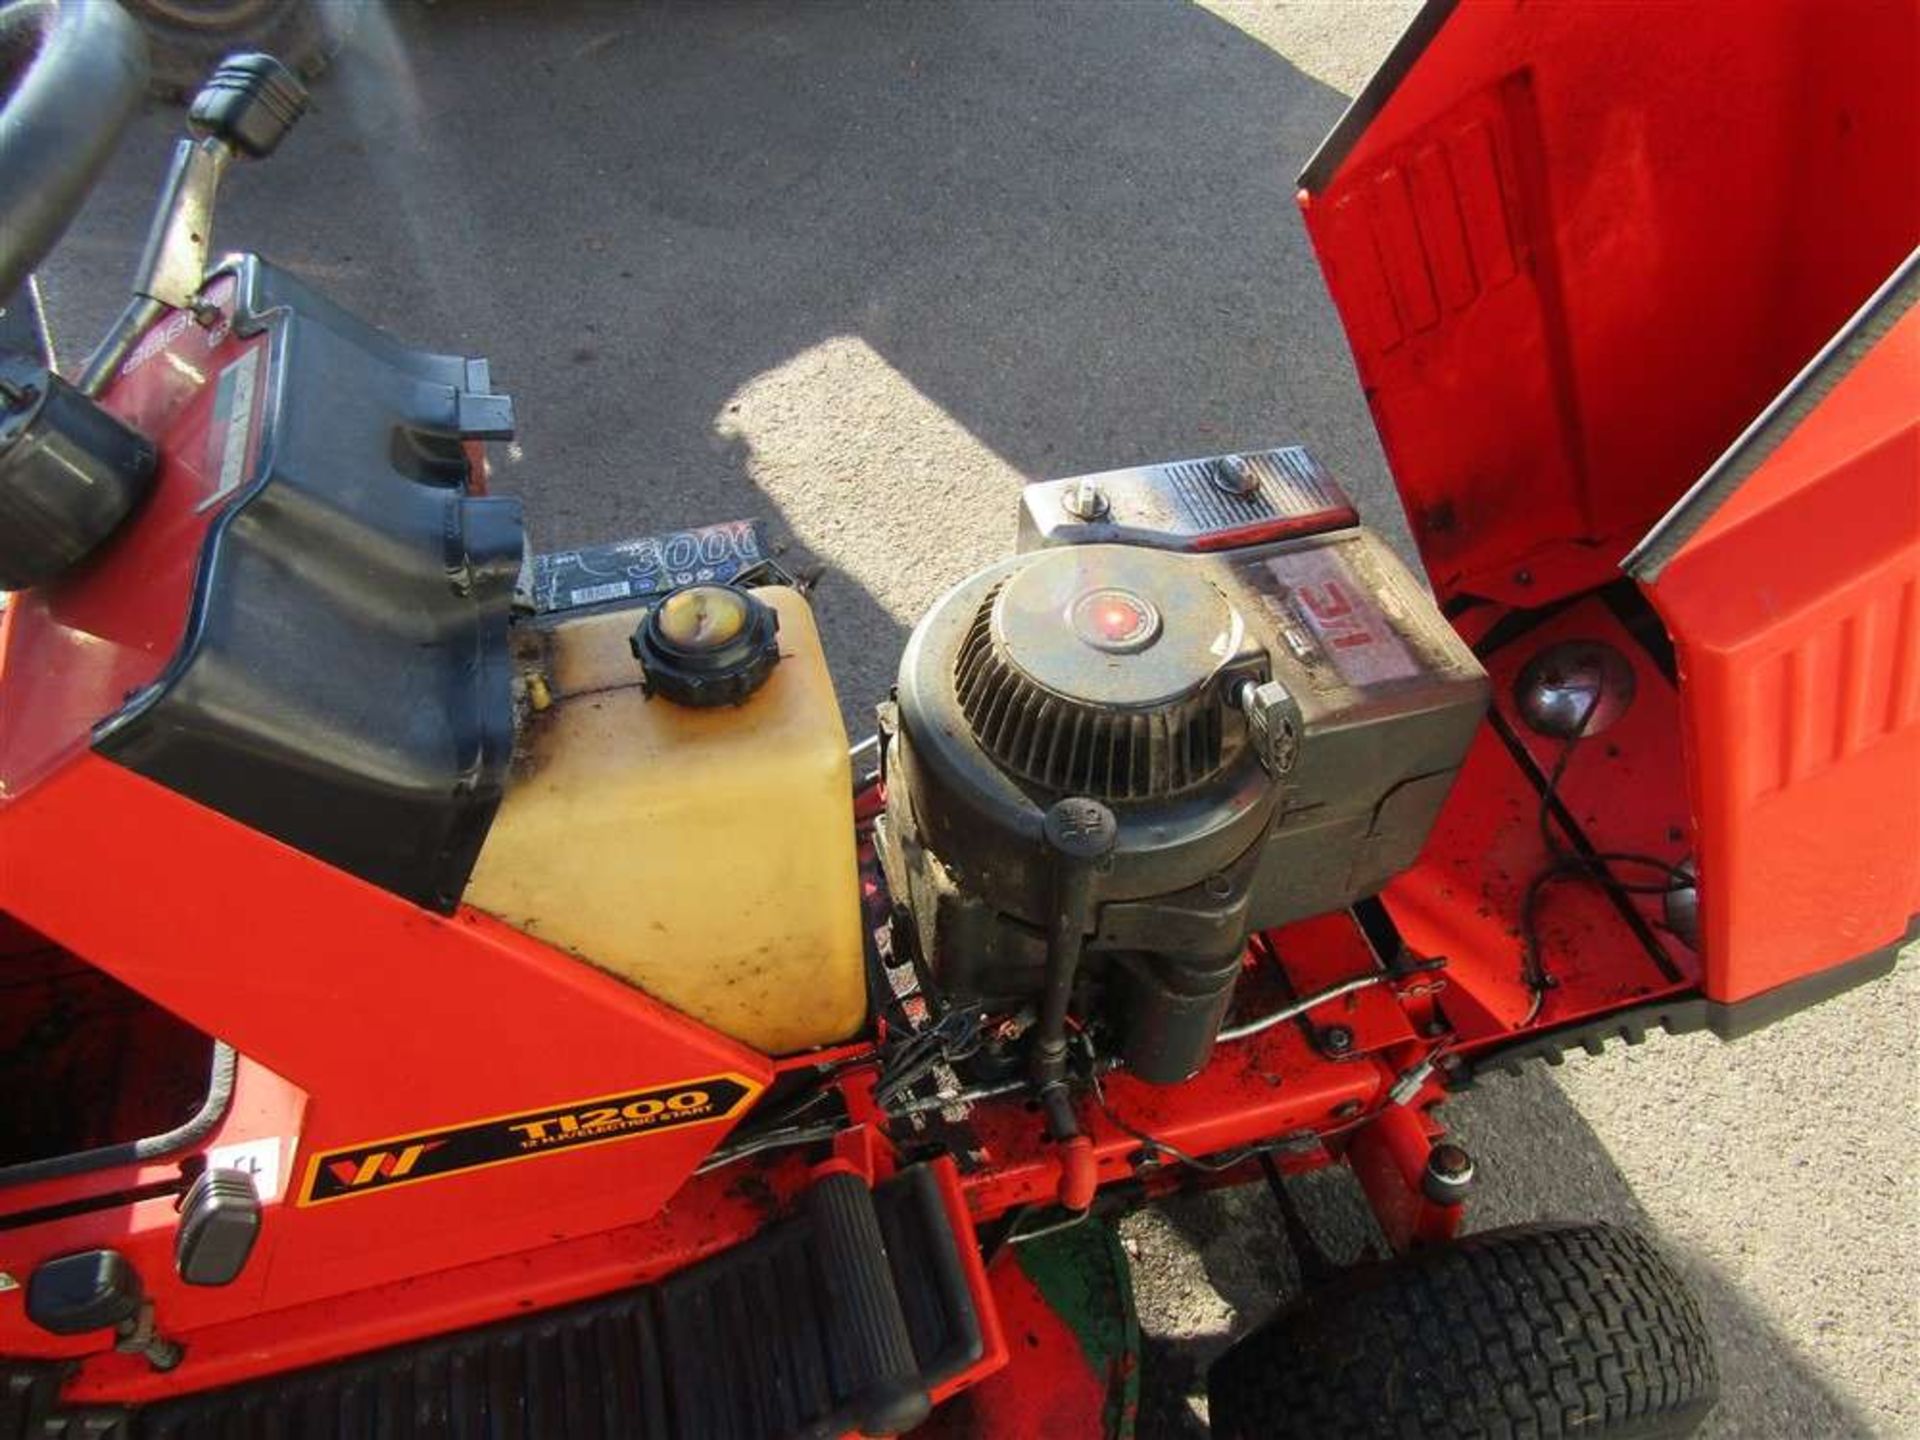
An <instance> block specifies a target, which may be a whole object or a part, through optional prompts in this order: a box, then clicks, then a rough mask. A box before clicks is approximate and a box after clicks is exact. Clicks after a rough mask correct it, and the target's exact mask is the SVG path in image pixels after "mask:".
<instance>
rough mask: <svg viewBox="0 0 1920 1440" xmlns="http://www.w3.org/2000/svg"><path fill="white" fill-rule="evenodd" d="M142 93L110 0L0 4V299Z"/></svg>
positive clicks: (133, 40) (135, 43)
mask: <svg viewBox="0 0 1920 1440" xmlns="http://www.w3.org/2000/svg"><path fill="white" fill-rule="evenodd" d="M146 90H147V40H146V36H145V35H144V34H143V33H142V32H141V30H140V27H139V26H138V25H136V24H134V22H133V21H132V20H131V19H129V18H128V17H127V14H126V12H125V11H123V10H122V9H121V8H120V7H119V6H118V5H116V4H114V3H113V0H13V3H11V4H6V3H0V94H4V95H5V96H6V101H5V104H4V106H0V304H4V303H5V302H6V299H7V297H8V296H10V295H12V294H13V293H14V291H15V290H17V289H18V288H19V287H20V285H21V284H22V283H23V282H24V281H25V280H26V278H27V276H28V275H30V274H32V273H33V270H34V267H35V266H36V265H38V264H39V263H40V262H41V261H42V260H44V259H46V257H47V254H48V252H50V251H51V250H52V249H53V247H54V246H55V245H56V244H57V243H59V240H60V237H61V235H62V234H63V233H65V231H66V228H67V226H68V225H69V224H70V223H71V222H72V220H73V217H74V216H75V215H77V214H79V213H80V207H81V205H82V204H83V203H85V201H86V198H87V192H88V191H89V190H91V189H92V188H93V184H94V181H96V180H98V179H99V178H100V172H101V170H102V169H103V168H105V166H106V163H107V161H108V160H109V159H110V158H111V157H112V155H113V151H114V147H115V145H117V144H118V143H119V140H120V136H121V134H122V133H123V132H124V131H125V130H126V128H127V125H128V124H129V123H130V122H131V121H132V119H133V116H134V112H135V111H136V110H137V109H138V108H139V106H140V102H141V99H142V97H143V96H145V94H146Z"/></svg>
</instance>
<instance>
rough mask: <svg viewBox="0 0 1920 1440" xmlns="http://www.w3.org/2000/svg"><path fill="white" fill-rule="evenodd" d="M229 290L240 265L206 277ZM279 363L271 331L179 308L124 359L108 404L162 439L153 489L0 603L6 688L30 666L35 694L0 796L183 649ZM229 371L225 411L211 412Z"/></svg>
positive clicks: (12, 714)
mask: <svg viewBox="0 0 1920 1440" xmlns="http://www.w3.org/2000/svg"><path fill="white" fill-rule="evenodd" d="M234 289H235V282H234V279H233V278H232V277H231V276H228V277H226V278H224V279H221V280H218V281H216V282H215V283H214V284H213V285H212V286H211V287H209V290H208V296H209V298H211V299H212V300H213V301H214V302H215V303H216V304H218V305H219V306H220V307H221V311H222V313H223V314H230V313H231V312H232V303H233V295H234ZM272 369H273V367H272V364H271V354H270V351H269V345H268V337H267V336H265V335H254V336H250V337H242V336H238V335H235V334H234V333H233V331H232V330H231V329H230V328H229V327H228V326H227V324H226V323H225V322H224V321H222V322H221V323H220V324H219V325H218V326H216V327H215V328H214V329H211V330H206V329H202V328H201V327H200V326H198V325H196V324H195V323H194V322H193V317H192V316H190V315H188V314H186V313H185V312H184V311H175V312H174V313H173V314H171V315H169V316H167V317H166V318H165V319H163V320H161V321H160V322H159V323H158V324H156V325H155V326H154V328H153V329H152V330H150V331H149V332H148V333H147V335H146V337H145V338H144V339H143V340H142V341H141V342H140V344H139V345H137V346H136V347H135V348H134V350H133V352H132V353H131V354H130V355H129V356H128V357H127V359H126V361H125V363H124V364H123V365H122V367H121V370H120V374H119V376H118V377H117V378H116V379H115V380H114V382H113V384H112V386H111V387H110V388H109V389H108V391H107V394H106V397H105V404H106V406H107V408H108V409H109V410H111V411H113V412H114V413H115V414H117V415H119V416H120V417H121V418H122V419H123V420H125V421H127V423H129V424H130V425H132V426H134V427H135V428H136V429H138V430H139V431H140V432H141V433H142V434H145V435H148V436H151V437H154V438H155V439H156V441H158V442H159V451H160V465H159V469H158V470H157V471H156V473H155V476H154V482H153V491H152V494H151V495H149V496H148V498H147V500H146V501H145V503H144V504H143V505H142V506H141V509H140V512H139V514H138V516H137V518H136V519H135V520H134V521H133V522H130V523H129V524H127V525H126V526H124V527H123V528H122V529H121V531H120V532H119V533H117V534H116V535H115V536H114V537H113V540H112V542H111V543H110V544H109V545H108V546H106V547H105V548H104V549H103V550H102V552H101V553H100V554H99V555H98V556H96V557H95V558H94V559H92V560H91V561H89V562H88V563H87V564H85V565H83V566H82V567H81V568H80V569H79V570H77V571H75V572H74V573H73V574H72V575H69V576H66V577H64V578H63V579H62V580H61V581H60V582H59V583H58V584H54V585H47V586H42V587H41V588H39V589H36V590H27V591H23V592H22V593H21V594H19V595H16V596H14V597H13V599H12V601H11V603H10V604H9V605H8V606H7V608H6V609H5V611H4V612H0V685H11V684H14V683H16V680H15V677H27V678H26V679H22V680H18V682H17V683H18V684H19V685H20V686H21V687H22V690H24V687H25V685H26V684H28V683H31V685H32V700H31V703H26V702H23V701H20V700H10V702H9V703H8V704H6V705H0V799H6V798H10V797H13V796H17V795H19V794H21V793H22V792H24V791H25V790H27V789H28V788H29V787H30V786H32V785H33V784H34V783H35V782H36V781H38V780H39V779H40V778H42V777H43V776H44V775H46V774H47V773H48V772H49V771H50V770H52V769H53V767H54V766H56V765H57V764H59V763H60V762H61V761H62V760H64V759H66V758H68V757H70V756H72V755H74V754H76V753H77V752H79V751H80V750H83V749H85V748H86V746H87V743H88V741H89V739H90V737H91V734H92V731H93V727H94V726H95V725H97V724H99V723H100V722H101V721H102V720H105V719H106V718H107V717H108V716H110V715H112V714H113V713H114V712H115V711H117V710H119V709H120V707H121V706H122V705H123V704H124V703H125V701H126V698H127V697H128V696H129V695H131V694H133V693H135V692H137V691H139V690H140V689H142V688H143V687H145V686H147V685H150V684H152V683H153V682H154V681H155V680H157V679H158V678H159V677H160V675H161V672H162V671H163V670H165V668H166V666H167V664H168V662H169V661H171V660H172V659H173V657H174V654H175V652H176V651H177V650H178V649H179V648H180V640H181V636H182V635H183V634H184V633H185V631H186V627H187V619H188V609H189V607H190V605H191V603H192V598H193V583H194V576H195V574H196V573H197V571H198V569H199V565H200V550H201V544H202V542H203V541H204V539H205V538H206V534H207V529H208V527H209V526H210V525H211V524H212V523H213V522H214V520H215V519H216V518H217V517H218V515H219V513H220V511H221V509H222V506H223V503H224V502H225V501H226V500H227V499H228V498H229V496H230V495H231V494H232V492H233V491H234V489H235V487H236V486H237V485H238V484H239V482H240V481H241V480H242V479H244V478H251V476H252V474H253V467H252V460H253V457H254V454H255V452H256V451H257V449H258V447H259V444H260V436H261V433H262V427H263V424H264V420H265V417H266V415H267V412H268V410H269V409H270V407H271V405H272V403H273V388H274V381H273V376H272ZM228 376H230V377H231V378H230V379H228V381H227V387H226V389H227V394H226V400H227V403H228V409H229V412H230V413H229V414H227V415H224V416H221V417H220V419H219V423H216V417H215V414H214V412H215V409H216V406H217V405H218V404H219V402H220V400H221V390H222V384H221V382H222V379H223V377H228ZM236 391H240V392H241V393H242V395H243V399H242V401H241V404H240V405H239V406H235V405H234V404H233V397H234V393H235V392H236ZM236 448H237V449H238V451H239V454H238V455H237V456H231V455H230V454H229V452H230V450H233V449H236ZM17 693H20V692H18V691H9V694H10V695H11V694H17Z"/></svg>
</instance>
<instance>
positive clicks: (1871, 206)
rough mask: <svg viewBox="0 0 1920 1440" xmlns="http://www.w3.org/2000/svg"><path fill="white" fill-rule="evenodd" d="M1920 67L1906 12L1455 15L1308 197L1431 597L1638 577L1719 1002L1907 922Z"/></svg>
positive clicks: (1913, 732) (1913, 745)
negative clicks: (1683, 795) (1681, 764)
mask: <svg viewBox="0 0 1920 1440" xmlns="http://www.w3.org/2000/svg"><path fill="white" fill-rule="evenodd" d="M1917 56H1920V11H1916V10H1915V9H1914V7H1912V6H1910V5H1899V4H1868V3H1855V4H1843V5H1839V6H1808V5H1804V4H1797V3H1787V0H1756V3H1752V4H1745V5H1738V6H1730V5H1726V4H1722V3H1717V0H1699V3H1660V4H1646V5H1632V4H1625V5H1622V4H1615V5H1605V6H1595V5H1528V4H1520V3H1504V0H1500V3H1495V0H1488V3H1480V4H1466V5H1459V6H1455V5H1453V4H1451V3H1435V4H1430V5H1429V6H1428V7H1427V8H1426V9H1425V10H1424V11H1423V12H1422V13H1421V14H1420V16H1419V17H1418V18H1417V19H1416V21H1415V23H1414V25H1413V26H1412V27H1411V29H1410V30H1409V32H1408V33H1407V35H1406V36H1405V37H1404V38H1403V39H1402V41H1401V43H1400V44H1399V45H1398V46H1397V47H1396V49H1395V51H1394V53H1393V54H1392V56H1391V57H1390V58H1389V60H1388V62H1387V64H1386V66H1385V67H1384V68H1383V69H1382V71H1381V72H1380V74H1379V75H1377V76H1376V77H1375V79H1374V80H1373V82H1372V83H1370V84H1369V86H1368V87H1367V89H1366V90H1365V91H1364V92H1363V93H1362V94H1361V95H1360V96H1359V97H1358V99H1356V101H1355V102H1354V104H1353V106H1352V108H1351V110H1350V111H1349V112H1348V114H1347V115H1346V116H1345V117H1344V119H1343V120H1342V121H1341V123H1340V125H1339V127H1338V128H1337V129H1336V130H1335V132H1334V133H1333V134H1332V135H1331V136H1330V137H1329V138H1328V140H1327V142H1326V144H1325V145H1324V146H1323V147H1322V148H1321V150H1320V152H1319V153H1318V154H1317V155H1316V156H1315V157H1314V159H1313V160H1312V162H1311V163H1310V164H1309V166H1308V168H1307V170H1306V172H1305V174H1304V175H1303V177H1302V181H1301V183H1302V193H1301V204H1302V208H1303V210H1304V211H1305V215H1306V221H1307V228H1308V231H1309V233H1310V235H1311V236H1312V239H1313V243H1314V246H1315V249H1316V251H1317V252H1318V255H1319V257H1320V261H1321V264H1322V266H1323V268H1324V270H1325V272H1326V277H1327V282H1328V285H1329V287H1330V289H1331V290H1332V293H1333V296H1334V300H1335V302H1336V304H1337V306H1338V308H1339V311H1340V315H1341V318H1342V321H1343V322H1344V324H1345V326H1346V329H1347V333H1348V336H1349V339H1350V341H1351V343H1352V347H1353V352H1354V358H1355V362H1356V364H1357V366H1358V370H1359V374H1360V378H1361V381H1362V384H1363V385H1364V387H1365V390H1366V393H1367V397H1368V400H1369V403H1370V404H1371V406H1372V409H1373V414H1374V418H1375V421H1376V423H1377V425H1378V427H1379V431H1380V436H1381V440H1382V443H1383V445H1384V446H1385V449H1386V453H1387V456H1388V459H1389V461H1390V463H1391V465H1392V468H1393V472H1394V476H1395V479H1396V481H1397V483H1398V486H1399V489H1400V492H1401V495H1402V497H1403V499H1404V501H1405V503H1406V507H1407V511H1408V519H1409V522H1410V523H1411V525H1412V528H1413V532H1414V535H1415V537H1416V538H1417V541H1418V543H1419V546H1420V550H1421V553H1422V556H1423V557H1424V559H1425V561H1426V563H1427V567H1428V569H1429V572H1430V574H1431V576H1432V579H1433V582H1434V585H1435V587H1436V588H1437V589H1438V591H1439V592H1440V595H1441V597H1442V599H1443V600H1448V601H1452V602H1454V603H1455V604H1456V605H1457V604H1464V603H1466V602H1467V601H1468V600H1469V598H1478V599H1481V600H1485V601H1491V602H1495V603H1497V604H1499V605H1502V606H1511V607H1514V608H1516V609H1526V610H1534V611H1537V610H1539V609H1541V608H1543V607H1548V606H1551V605H1553V604H1555V603H1556V602H1559V601H1562V600H1564V599H1566V598H1568V597H1570V596H1574V595H1578V594H1580V593H1582V592H1584V591H1587V590H1590V589H1592V588H1594V587H1596V586H1599V585H1602V584H1605V583H1607V582H1608V581H1611V580H1617V579H1618V578H1619V577H1620V573H1621V568H1622V566H1623V563H1624V562H1627V561H1628V557H1629V552H1630V551H1631V552H1634V553H1633V558H1632V561H1631V563H1630V565H1628V567H1627V568H1628V571H1629V573H1630V574H1631V575H1632V577H1633V579H1634V580H1635V581H1637V582H1638V583H1639V585H1640V587H1641V589H1642V591H1643V592H1644V593H1645V594H1646V596H1647V598H1648V599H1650V600H1651V602H1652V603H1653V605H1654V607H1655V608H1656V609H1657V610H1658V612H1659V614H1660V617H1661V619H1662V621H1663V622H1664V624H1665V626H1666V628H1667V632H1668V636H1669V638H1670V639H1671V640H1672V642H1673V646H1674V652H1675V668H1676V670H1677V674H1678V682H1679V683H1678V709H1679V712H1680V713H1679V726H1680V730H1681V735H1680V739H1681V742H1682V746H1683V749H1684V753H1685V756H1686V788H1687V792H1688V793H1687V803H1688V809H1689V810H1690V812H1691V818H1692V835H1691V836H1690V842H1691V849H1692V853H1693V854H1694V856H1695V857H1696V858H1697V862H1698V865H1699V867H1700V871H1701V874H1702V883H1701V903H1702V924H1701V932H1700V934H1701V939H1700V945H1699V949H1700V954H1701V957H1702V977H1701V978H1702V985H1703V989H1704V992H1705V994H1706V995H1707V997H1708V998H1709V999H1710V1000H1713V1001H1719V1002H1723V1003H1724V1002H1733V1001H1738V1000H1743V999H1746V998H1749V997H1752V996H1754V995H1757V994H1761V993H1763V992H1766V991H1769V990H1773V989H1775V988H1776V987H1778V986H1781V985H1784V984H1786V983H1788V982H1791V981H1794V980H1798V979H1802V978H1804V977H1806V976H1808V975H1810V974H1813V973H1814V972H1817V971H1820V970H1822V969H1825V968H1827V967H1829V966H1832V965H1836V964H1839V963H1841V962H1843V961H1846V960H1849V959H1852V958H1854V957H1856V956H1860V955H1862V954H1866V953H1869V952H1872V951H1875V950H1878V949H1882V948H1884V947H1886V946H1888V945H1890V944H1894V943H1896V942H1898V941H1899V940H1900V938H1901V937H1902V936H1903V935H1910V934H1911V931H1912V924H1913V919H1914V917H1915V915H1916V912H1920V612H1917V610H1916V598H1917V593H1920V439H1917V438H1916V437H1917V436H1920V430H1917V429H1916V415H1917V413H1920V342H1917V340H1916V332H1915V324H1916V322H1915V318H1914V314H1913V312H1912V308H1911V307H1912V301H1913V298H1914V292H1915V288H1916V281H1915V275H1914V269H1913V265H1912V263H1911V262H1910V260H1909V257H1910V254H1911V252H1913V250H1914V246H1915V244H1916V241H1920V101H1917V98H1916V97H1920V84H1916V57H1917ZM1896 272H1899V273H1898V274H1896ZM1756 417H1760V418H1759V419H1758V420H1757V419H1756ZM1669 511H1671V512H1672V513H1671V514H1669V513H1668V512H1669ZM1663 516H1666V517H1667V518H1666V519H1664V520H1663V519H1662V517H1663ZM1650 531H1651V532H1652V533H1649V532H1650ZM1643 537H1644V543H1640V542H1642V541H1643ZM1637 544H1638V546H1639V548H1638V549H1637V550H1636V548H1635V547H1636V545H1637ZM1457 798H1458V797H1456V799H1457Z"/></svg>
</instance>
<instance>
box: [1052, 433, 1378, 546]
mask: <svg viewBox="0 0 1920 1440" xmlns="http://www.w3.org/2000/svg"><path fill="white" fill-rule="evenodd" d="M1357 523H1358V516H1357V515H1356V513H1355V511H1354V507H1353V502H1352V501H1351V500H1350V499H1348V498H1347V495H1346V492H1345V491H1344V490H1342V489H1341V488H1340V484H1339V482H1338V481H1336V480H1335V479H1334V478H1333V477H1332V476H1331V475H1330V474H1328V473H1327V471H1326V469H1325V468H1324V467H1323V466H1322V465H1321V464H1320V462H1319V461H1318V460H1316V459H1314V457H1313V456H1312V454H1311V453H1310V452H1308V451H1307V449H1306V448H1305V447H1304V446H1299V445H1288V446H1283V447H1280V448H1278V449H1273V450H1261V451H1251V452H1245V453H1238V454H1228V455H1210V456H1206V457H1203V458H1201V459H1197V460H1176V461H1170V462H1168V463H1165V464H1160V465H1140V466H1135V467H1132V468H1130V469H1124V470H1107V471H1103V472H1101V473H1099V474H1095V475H1076V476H1073V477H1070V478H1068V479H1065V480H1046V481H1040V482H1038V483H1035V484H1032V485H1029V486H1027V487H1026V489H1025V491H1024V492H1023V493H1022V495H1021V503H1020V534H1019V537H1018V541H1017V545H1016V548H1018V549H1019V550H1021V551H1023V552H1024V551H1029V550H1042V549H1047V548H1050V547H1053V546H1057V545H1094V544H1126V545H1145V546H1151V547H1153V548H1155V549H1161V550H1223V549H1227V548H1228V547H1231V546H1241V545H1259V544H1266V543H1268V542H1270V541H1274V540H1284V539H1290V538H1292V537H1294V536H1297V535H1316V534H1320V533H1321V532H1323V531H1327V530H1339V529H1344V528H1346V527H1348V526H1351V525H1354V524H1357Z"/></svg>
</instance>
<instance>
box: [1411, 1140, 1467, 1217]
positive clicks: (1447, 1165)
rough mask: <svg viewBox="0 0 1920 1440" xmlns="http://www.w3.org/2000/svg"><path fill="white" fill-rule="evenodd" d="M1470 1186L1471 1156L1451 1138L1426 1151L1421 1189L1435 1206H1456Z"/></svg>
mask: <svg viewBox="0 0 1920 1440" xmlns="http://www.w3.org/2000/svg"><path fill="white" fill-rule="evenodd" d="M1472 1187H1473V1156H1471V1155H1469V1154H1468V1153H1467V1152H1466V1151H1465V1150H1464V1149H1462V1148H1461V1147H1460V1146H1458V1145H1455V1144H1454V1143H1453V1142H1452V1141H1450V1140H1449V1141H1443V1142H1442V1143H1440V1144H1438V1145H1436V1146H1434V1147H1433V1149H1432V1150H1430V1151H1429V1152H1428V1153H1427V1168H1426V1173H1425V1174H1424V1175H1422V1176H1421V1178H1420V1188H1421V1189H1422V1190H1423V1191H1425V1192H1426V1196H1427V1198H1428V1199H1429V1200H1431V1201H1433V1203H1434V1204H1436V1205H1457V1204H1458V1203H1459V1202H1460V1201H1461V1199H1463V1198H1464V1197H1465V1195H1466V1193H1467V1191H1468V1190H1469V1189H1471V1188H1472Z"/></svg>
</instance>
